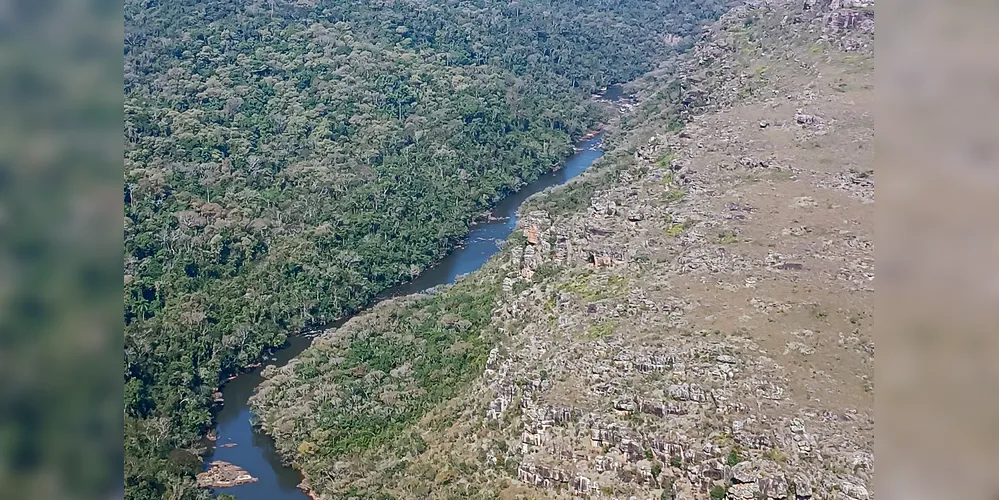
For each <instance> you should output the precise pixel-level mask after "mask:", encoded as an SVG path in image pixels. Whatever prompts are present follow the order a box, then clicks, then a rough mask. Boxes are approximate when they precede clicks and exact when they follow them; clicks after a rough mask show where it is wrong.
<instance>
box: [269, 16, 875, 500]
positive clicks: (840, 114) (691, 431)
mask: <svg viewBox="0 0 999 500" xmlns="http://www.w3.org/2000/svg"><path fill="white" fill-rule="evenodd" d="M872 49H873V4H872V3H871V2H857V1H853V2H844V1H839V0H834V1H832V2H826V1H822V2H806V3H805V4H804V5H802V4H800V3H798V2H795V3H794V4H791V3H787V2H765V3H757V2H754V3H750V4H747V5H746V6H745V7H742V8H738V9H735V10H734V11H732V12H730V13H729V14H727V15H726V16H724V17H723V19H722V20H721V21H720V22H718V23H717V24H715V25H714V26H713V27H712V29H711V30H710V32H709V33H708V34H706V35H705V37H704V38H703V39H702V40H700V41H699V43H698V46H697V47H696V49H695V51H694V52H693V53H692V55H691V56H690V57H685V58H683V59H682V60H678V61H675V62H673V63H671V64H668V65H664V66H663V67H662V68H660V69H659V70H657V71H655V72H653V73H650V74H649V75H647V76H646V78H644V79H643V80H642V81H640V82H638V83H636V84H635V87H636V89H637V90H638V92H639V94H640V97H641V104H640V106H639V108H638V109H637V110H635V111H634V112H633V113H632V115H631V116H630V117H629V119H628V121H627V122H628V124H627V126H625V127H624V129H623V130H622V131H620V132H619V133H618V136H617V138H616V139H615V141H616V143H617V145H618V146H617V149H616V151H613V152H610V153H608V154H607V156H606V158H607V160H606V161H605V163H604V166H603V167H602V168H601V169H600V171H597V172H593V173H590V174H587V175H586V176H584V178H582V179H580V181H578V182H576V183H573V184H571V185H569V186H567V187H566V188H564V189H562V190H558V191H556V192H554V193H549V194H547V195H545V196H542V197H539V198H538V199H536V200H532V202H531V203H530V204H531V207H530V208H529V209H526V211H527V213H525V214H524V215H523V216H522V217H521V229H522V231H521V232H520V233H519V234H517V235H515V237H512V238H511V239H510V240H509V241H508V247H507V248H506V249H505V250H504V251H503V252H502V253H501V254H500V255H499V256H497V258H495V259H494V261H493V262H491V263H490V264H489V265H488V266H486V268H484V269H482V270H481V271H480V272H478V273H475V274H473V275H472V276H471V277H469V278H468V279H467V280H466V281H465V282H463V283H461V284H459V285H457V286H455V287H454V288H452V289H449V290H446V291H444V292H443V293H442V294H440V295H438V296H435V297H432V298H411V299H409V300H405V301H400V302H398V303H390V304H385V305H383V306H381V307H379V308H377V309H376V310H374V311H372V312H371V313H370V314H366V315H363V316H361V317H359V318H357V319H355V320H354V321H352V322H351V323H348V324H347V325H346V326H345V327H344V328H341V329H339V330H337V331H333V332H329V333H327V334H326V336H325V337H324V338H323V339H322V340H320V341H319V342H317V344H316V345H315V346H313V347H312V348H311V349H309V350H307V351H306V352H305V353H303V355H302V357H301V359H300V360H298V361H296V362H293V363H292V364H290V365H288V366H287V367H285V368H283V369H281V370H276V372H275V371H272V372H271V373H269V376H270V377H271V379H270V380H268V381H267V382H265V384H264V385H263V386H262V387H261V390H260V393H259V395H258V396H257V397H256V399H255V401H254V404H255V407H256V410H257V412H258V414H259V415H260V416H261V418H262V420H263V422H264V424H265V425H266V426H267V428H268V429H269V430H270V432H272V433H273V434H274V435H275V437H276V438H277V440H278V443H279V446H280V447H281V448H282V450H283V451H284V452H285V453H286V454H287V455H288V456H289V457H290V458H291V459H293V460H294V461H295V462H297V463H299V464H301V465H302V467H303V469H304V471H305V472H306V474H307V475H308V477H309V478H310V480H311V483H312V486H313V488H314V489H315V490H316V491H317V492H318V493H320V494H325V495H327V497H328V498H339V497H341V496H342V495H343V494H344V493H346V492H348V491H349V492H352V493H354V494H358V495H360V494H374V493H376V492H378V493H383V494H390V495H392V496H394V497H398V498H417V497H421V496H428V495H429V496H432V497H449V496H460V497H488V498H492V497H495V496H497V495H499V496H500V497H504V498H513V497H518V496H523V497H538V496H550V497H569V496H571V495H590V496H609V497H615V498H627V497H629V496H632V495H634V496H637V497H639V498H650V497H657V498H687V499H693V498H708V497H711V498H722V497H726V496H727V497H729V498H758V497H767V498H795V497H797V498H810V497H814V498H853V499H866V498H869V497H870V496H871V493H870V492H871V490H872V484H873V437H874V436H873V422H874V415H873V381H872V378H871V377H872V375H873V339H872V335H871V329H872V322H873V276H874V274H873V273H874V270H873V250H872V246H873V243H872V239H873V224H872V221H871V218H872V214H873V201H874V198H873V112H872V107H873V106H872V104H873V62H874V59H873V50H872ZM487 311H488V312H487ZM485 315H487V316H485ZM382 344H384V345H386V346H391V348H390V349H389V348H385V349H386V350H384V351H383V347H379V346H381V345H382ZM362 348H363V349H367V350H366V351H364V352H361V351H359V349H362ZM386 353H387V354H386ZM428 381H435V382H433V383H428ZM440 384H443V386H444V388H439V387H438V385H440ZM445 388H446V389H445ZM442 391H443V392H442ZM452 395H453V397H451V396H452ZM433 400H442V401H443V402H442V403H440V404H428V403H429V402H430V401H433ZM356 422H372V424H371V425H370V428H372V429H377V432H368V433H366V434H359V433H356V432H353V431H355V430H356V429H354V428H353V427H351V426H355V425H356ZM375 424H379V425H375Z"/></svg>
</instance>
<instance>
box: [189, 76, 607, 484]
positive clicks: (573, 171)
mask: <svg viewBox="0 0 999 500" xmlns="http://www.w3.org/2000/svg"><path fill="white" fill-rule="evenodd" d="M620 93H621V92H620V89H618V88H616V87H611V88H610V89H608V91H607V92H606V94H605V97H606V98H608V99H611V100H615V101H616V100H617V99H618V97H619V96H620ZM602 135H603V134H598V135H596V136H595V137H592V138H590V139H586V140H582V141H579V142H578V143H577V144H576V147H577V152H576V153H575V154H574V155H572V156H571V157H569V158H568V159H567V160H566V162H565V165H564V166H563V167H562V168H561V169H559V170H557V171H555V172H551V173H548V174H545V175H544V176H542V177H541V178H539V179H538V180H536V181H534V182H532V183H531V184H528V185H527V186H524V188H523V189H521V190H520V191H519V192H517V193H514V194H512V195H510V196H509V197H507V198H505V199H503V200H502V201H500V202H499V203H498V204H497V205H496V207H495V208H494V209H493V212H492V215H493V217H494V219H493V220H490V221H488V222H482V223H480V224H478V225H476V226H474V227H473V228H472V230H471V232H470V233H469V234H468V237H467V238H466V240H465V242H464V244H463V245H462V246H461V247H460V248H456V249H455V250H454V251H453V252H451V253H450V254H449V255H448V256H447V257H445V258H444V259H443V260H441V261H440V262H439V263H438V264H437V265H436V266H434V267H432V268H430V269H427V270H426V271H424V272H423V274H421V275H420V276H419V277H417V278H416V279H415V280H413V281H411V282H409V283H406V284H404V285H400V286H397V287H395V288H393V289H391V290H388V291H387V292H385V293H383V294H382V295H380V298H381V299H384V298H388V297H399V296H403V295H408V294H412V293H416V292H420V291H423V290H426V289H427V288H431V287H434V286H438V285H443V284H448V283H453V282H454V281H455V279H456V278H457V277H458V276H461V275H463V274H467V273H470V272H472V271H475V270H476V269H478V268H479V267H481V266H482V265H483V264H485V263H486V261H488V260H489V258H490V257H492V256H493V255H494V254H495V253H496V252H497V251H499V243H500V242H502V241H504V240H506V238H507V237H508V236H510V233H511V232H513V229H514V227H515V226H516V224H517V219H516V217H517V209H518V208H520V205H521V204H522V203H523V202H524V200H526V199H527V198H528V197H529V196H531V195H533V194H535V193H539V192H541V191H543V190H545V189H547V188H550V187H553V186H558V185H561V184H565V183H566V182H567V181H569V179H572V178H573V177H576V176H577V175H579V174H581V173H583V171H584V170H586V169H587V168H588V167H589V166H590V165H592V164H593V162H594V161H596V160H597V158H600V157H601V156H602V155H603V150H602V148H601V139H602ZM343 321H346V320H342V321H340V322H337V323H335V324H333V325H330V327H331V328H334V327H337V326H340V325H341V324H342V323H343ZM311 342H312V339H311V338H309V337H305V336H295V337H292V338H291V339H290V340H289V342H288V345H287V346H285V347H284V348H283V349H281V350H279V351H277V352H275V353H273V354H272V355H271V357H270V358H268V359H265V360H264V361H263V365H264V366H266V365H269V364H273V365H278V366H282V365H284V364H286V363H287V362H288V361H289V360H291V359H292V358H294V357H295V356H297V355H298V354H299V353H301V352H302V351H303V350H305V348H306V347H308V346H309V344H310V343H311ZM260 371H261V368H256V369H254V370H253V371H250V372H247V373H244V374H242V375H240V376H239V377H237V378H235V379H234V380H232V381H230V382H228V383H226V384H225V385H224V386H223V388H222V394H223V395H224V397H225V405H224V406H223V407H222V409H221V410H220V411H219V412H218V414H217V415H216V421H217V424H218V425H217V428H216V430H215V435H216V437H217V440H216V442H215V447H214V449H213V450H211V457H210V458H209V460H208V462H211V461H215V460H223V461H226V462H230V463H232V464H235V465H238V466H240V467H242V468H244V469H246V471H247V472H249V473H250V474H251V475H253V476H254V477H257V478H259V481H257V482H255V483H248V484H243V485H240V486H235V487H232V488H225V489H218V490H216V493H227V494H229V495H233V496H235V497H236V498H238V499H240V500H285V499H289V500H290V499H296V500H308V496H307V495H305V493H303V492H302V491H301V490H299V489H298V487H297V485H298V483H299V482H301V480H302V477H301V475H300V474H299V473H298V471H297V470H295V469H293V468H291V467H288V466H286V465H284V464H282V463H281V459H280V457H279V456H278V454H277V453H276V451H275V449H274V442H273V440H271V438H270V437H269V436H267V435H266V434H263V433H260V432H257V431H256V430H255V429H254V427H253V426H252V425H251V423H250V422H251V419H252V418H253V414H252V413H251V412H250V408H249V407H248V405H247V400H248V399H249V398H250V396H251V395H252V394H253V392H254V391H255V390H256V388H257V386H258V385H260V382H261V381H262V380H263V379H262V378H261V376H260Z"/></svg>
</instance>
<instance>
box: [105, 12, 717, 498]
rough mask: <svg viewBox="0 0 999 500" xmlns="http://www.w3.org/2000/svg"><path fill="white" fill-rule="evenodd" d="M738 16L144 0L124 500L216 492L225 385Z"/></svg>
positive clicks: (134, 91)
mask: <svg viewBox="0 0 999 500" xmlns="http://www.w3.org/2000/svg"><path fill="white" fill-rule="evenodd" d="M724 7H725V2H723V1H720V0H698V1H687V2H680V1H678V0H667V1H654V0H625V1H622V0H573V1H570V0H545V1H540V0H526V1H519V2H517V1H514V2H507V1H499V0H474V1H444V2H423V1H391V2H344V1H329V2H327V1H323V2H320V1H309V0H299V1H283V0H261V1H240V2H237V1H235V0H209V1H196V0H142V1H140V0H126V2H125V37H124V97H125V99H124V131H123V132H124V141H125V153H124V157H125V158H124V161H125V168H124V182H123V199H124V215H125V218H124V233H125V249H124V275H125V276H124V288H123V295H124V325H125V353H124V382H125V392H124V408H125V416H126V422H125V455H126V459H125V464H124V467H125V485H124V486H125V496H126V498H129V499H152V498H193V497H196V496H198V495H203V494H204V492H200V493H199V492H197V491H195V490H193V489H192V488H191V486H192V484H193V483H192V481H191V478H192V476H193V473H194V472H195V471H197V470H198V468H199V467H200V458H199V457H198V456H197V455H196V454H194V453H191V452H190V451H187V450H193V449H194V446H195V444H196V443H197V440H198V439H199V438H200V437H201V436H203V435H204V434H205V432H207V430H208V429H209V428H210V427H211V423H212V422H211V421H212V416H211V411H210V408H211V403H212V394H213V393H214V391H215V388H216V387H217V386H218V385H219V383H220V382H221V381H222V380H224V379H225V378H227V377H229V376H231V375H233V374H236V373H238V372H239V371H240V370H242V369H243V368H245V367H246V366H247V365H248V364H250V363H252V362H254V361H255V360H256V359H258V358H259V356H260V354H261V353H262V352H263V351H264V350H266V349H268V348H273V347H276V346H280V345H282V344H283V343H284V342H285V339H286V338H287V336H288V335H292V334H295V333H296V332H298V331H300V330H301V329H303V328H307V327H311V326H319V325H322V324H324V323H326V322H329V321H330V320H332V319H335V318H338V317H341V316H344V315H346V314H349V313H351V312H352V311H355V310H356V309H358V308H359V307H362V306H364V305H366V304H368V303H369V302H370V301H371V299H372V298H373V297H374V295H375V294H376V293H378V292H379V291H381V290H384V289H385V288H387V287H389V286H391V285H393V284H396V283H399V282H402V281H405V280H408V279H410V278H411V277H412V276H414V275H415V274H417V273H419V272H420V271H421V270H422V269H424V268H426V267H427V266H428V265H430V264H432V263H433V262H434V261H435V260H437V259H438V258H440V257H441V256H442V255H443V254H444V253H445V252H447V250H448V249H449V248H451V247H452V246H453V245H454V244H455V243H456V242H458V241H459V240H460V239H461V238H462V237H463V235H464V234H466V232H467V230H468V226H469V222H470V220H471V218H472V217H473V216H474V215H475V214H477V213H481V212H482V211H483V210H486V209H488V207H489V206H490V205H491V204H492V203H494V202H495V201H496V200H498V199H500V198H502V197H503V196H504V195H505V194H506V193H509V192H511V191H514V190H516V189H518V188H519V187H520V186H522V185H523V184H524V183H526V182H529V181H531V180H532V179H535V178H536V177H537V176H539V175H540V174H542V173H544V172H546V171H549V170H551V169H552V168H554V167H556V166H557V165H558V164H559V162H560V161H561V160H562V159H563V158H564V157H565V156H566V155H567V154H568V153H569V152H570V151H571V140H572V138H573V137H575V136H578V135H579V134H581V133H582V132H584V131H585V130H586V129H587V128H589V127H591V126H592V125H593V123H594V121H596V120H598V119H599V116H598V114H597V110H596V108H594V107H592V106H591V105H590V104H589V102H588V100H587V96H588V95H589V94H590V93H591V92H593V91H594V90H596V89H598V88H600V87H602V86H604V85H607V84H609V83H613V82H621V81H627V80H629V79H632V78H634V77H636V76H637V75H640V74H642V73H643V72H645V71H648V70H649V69H650V68H652V66H653V65H654V64H655V62H656V61H658V60H660V59H661V58H662V57H664V56H665V55H667V54H669V53H670V52H672V51H677V50H682V49H684V48H685V47H686V46H689V45H690V43H691V40H692V36H693V35H694V34H695V33H696V31H697V29H698V28H699V27H700V26H701V25H702V24H703V22H705V21H706V20H710V19H712V18H714V17H716V16H717V15H719V14H720V13H721V11H722V10H723V9H724Z"/></svg>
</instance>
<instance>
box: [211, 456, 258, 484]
mask: <svg viewBox="0 0 999 500" xmlns="http://www.w3.org/2000/svg"><path fill="white" fill-rule="evenodd" d="M208 465H209V468H208V470H207V471H205V472H202V473H200V474H198V477H197V481H198V486H200V487H202V488H231V487H233V486H239V485H241V484H246V483H255V482H257V478H255V477H253V476H251V475H250V473H248V472H246V470H244V469H243V468H242V467H239V466H238V465H233V464H231V463H229V462H223V461H221V460H216V461H214V462H212V463H210V464H208Z"/></svg>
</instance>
